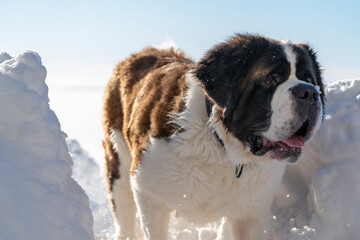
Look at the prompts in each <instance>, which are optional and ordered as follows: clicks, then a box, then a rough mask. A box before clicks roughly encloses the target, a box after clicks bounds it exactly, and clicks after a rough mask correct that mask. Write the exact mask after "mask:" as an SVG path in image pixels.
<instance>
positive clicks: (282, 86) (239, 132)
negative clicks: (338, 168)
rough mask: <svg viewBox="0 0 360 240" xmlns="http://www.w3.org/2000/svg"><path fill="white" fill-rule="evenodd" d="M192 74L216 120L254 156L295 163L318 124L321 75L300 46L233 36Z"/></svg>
mask: <svg viewBox="0 0 360 240" xmlns="http://www.w3.org/2000/svg"><path fill="white" fill-rule="evenodd" d="M195 72H196V76H197V77H198V79H199V80H200V81H201V85H202V87H203V89H204V92H205V94H206V95H207V97H208V98H209V99H210V100H211V101H212V102H213V103H214V104H215V105H216V107H217V109H218V117H219V120H220V121H222V123H223V124H224V126H225V128H226V129H227V130H228V131H229V132H230V133H231V134H232V135H233V136H234V137H236V138H237V139H239V140H240V141H241V142H243V143H244V144H245V145H246V146H248V147H249V148H250V150H251V152H252V154H254V155H256V156H262V155H266V156H268V157H270V158H273V159H278V160H287V161H288V162H295V161H297V159H298V158H299V157H300V155H301V148H302V147H303V145H304V143H305V142H306V141H308V140H309V139H310V138H311V137H312V136H313V135H314V133H315V132H316V131H317V129H318V128H319V126H320V123H321V122H322V118H323V116H324V87H323V83H322V79H321V71H320V68H319V64H318V62H317V60H316V55H315V52H314V51H313V50H312V49H311V48H310V47H309V46H308V45H306V44H292V43H290V42H280V41H277V40H273V39H269V38H264V37H261V36H258V35H235V36H234V37H232V38H231V39H229V40H228V41H227V42H224V43H221V44H219V45H217V46H215V47H214V48H213V49H212V50H210V51H209V52H208V53H207V54H206V55H205V56H204V57H203V58H202V59H201V60H200V61H199V63H198V64H197V67H196V70H195Z"/></svg>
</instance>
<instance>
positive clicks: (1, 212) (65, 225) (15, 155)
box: [0, 52, 94, 240]
mask: <svg viewBox="0 0 360 240" xmlns="http://www.w3.org/2000/svg"><path fill="white" fill-rule="evenodd" d="M45 77H46V69H45V67H43V66H42V63H41V59H40V57H39V55H38V54H37V53H34V52H25V53H23V54H21V55H19V56H18V57H16V58H11V57H10V56H9V55H8V54H7V53H1V54H0V115H1V117H0V193H1V194H0V216H1V217H0V239H7V240H11V239H14V240H15V239H39V240H41V239H44V240H45V239H77V240H88V239H93V238H94V237H93V231H92V224H93V218H92V215H91V211H90V208H89V200H88V197H87V196H86V194H85V193H84V191H83V190H82V188H81V187H80V186H79V185H78V184H77V183H76V182H75V181H74V180H73V179H72V178H71V173H72V171H71V167H72V164H73V163H72V159H71V158H70V156H69V154H68V151H67V147H66V143H65V140H64V139H65V137H66V134H65V133H63V132H62V131H61V130H60V124H59V122H58V119H57V117H56V115H55V113H54V112H53V111H51V110H50V108H49V104H48V102H49V99H48V96H47V93H48V89H47V86H46V84H45Z"/></svg>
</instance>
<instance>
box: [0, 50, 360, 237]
mask: <svg viewBox="0 0 360 240" xmlns="http://www.w3.org/2000/svg"><path fill="white" fill-rule="evenodd" d="M45 77H46V69H45V68H44V67H43V66H42V63H41V60H40V57H39V55H38V54H36V53H34V52H25V53H23V54H21V55H19V56H18V57H16V58H12V57H11V56H10V55H9V54H7V53H1V54H0V115H1V118H0V160H1V161H0V191H1V195H0V216H1V218H0V239H80V240H81V239H94V237H95V239H97V240H100V239H104V240H107V239H112V238H113V233H114V228H113V222H112V216H111V212H110V210H109V204H108V200H107V190H106V187H105V179H104V177H103V173H102V172H101V170H100V169H101V167H100V166H99V165H98V163H99V162H102V159H94V158H92V157H91V156H89V154H88V152H87V151H86V150H84V149H82V147H81V146H80V143H79V142H77V141H76V140H71V139H70V140H67V145H66V142H65V138H66V135H65V133H63V132H62V131H61V130H60V124H59V121H58V119H57V117H56V115H55V113H54V112H53V111H51V110H50V108H49V99H48V95H47V92H48V88H47V86H46V84H45ZM326 98H327V104H326V115H325V118H324V122H323V125H322V126H321V128H320V130H319V131H318V133H317V134H316V135H315V136H314V138H313V139H312V140H311V143H308V144H306V145H305V147H304V151H303V156H302V158H301V160H300V161H299V162H298V163H297V164H296V165H291V166H289V167H288V168H287V170H286V173H285V175H284V180H283V182H282V184H281V186H280V188H279V191H278V193H277V195H276V198H275V201H274V204H273V208H272V227H273V228H272V233H271V234H272V239H274V240H307V239H311V240H320V239H326V240H353V239H357V238H358V236H360V205H359V204H358V203H359V202H360V184H359V183H360V175H359V174H358V173H359V172H360V161H359V160H360V79H357V80H343V81H337V82H333V83H331V84H328V85H327V91H326ZM70 104H71V103H70ZM74 104H75V103H74ZM96 114H98V112H96V111H94V115H96ZM93 117H94V119H96V118H98V116H93ZM74 121H75V120H74ZM98 142H99V144H100V139H98ZM68 151H69V152H70V156H71V157H70V156H69V154H68ZM73 162H74V165H73ZM71 167H73V171H71ZM71 176H73V178H74V179H75V180H76V181H77V183H78V184H80V185H81V186H82V187H83V189H84V190H82V188H81V187H80V186H79V185H78V184H77V183H76V182H75V181H74V180H73V178H71ZM84 191H85V192H84ZM85 193H86V194H85ZM86 195H87V196H88V197H89V198H88V197H87V196H86ZM184 198H186V195H184ZM89 200H90V204H89ZM90 208H91V211H90ZM91 213H92V215H93V217H92V215H91ZM93 219H94V224H93ZM169 239H171V240H180V239H186V240H188V239H200V240H215V239H216V240H221V239H225V240H231V239H232V237H231V230H230V224H229V223H228V222H227V221H226V219H224V218H223V219H221V220H219V222H215V223H209V224H207V225H205V226H196V225H194V224H193V223H188V222H186V221H184V220H183V219H181V218H178V217H177V216H175V214H172V216H171V223H170V229H169Z"/></svg>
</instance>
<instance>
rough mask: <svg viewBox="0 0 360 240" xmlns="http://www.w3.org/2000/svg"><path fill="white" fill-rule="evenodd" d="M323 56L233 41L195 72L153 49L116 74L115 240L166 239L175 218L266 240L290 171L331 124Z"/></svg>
mask: <svg viewBox="0 0 360 240" xmlns="http://www.w3.org/2000/svg"><path fill="white" fill-rule="evenodd" d="M324 100H325V96H324V87H323V82H322V77H321V69H320V67H319V63H318V61H317V57H316V53H315V51H314V50H313V49H312V48H311V47H310V46H309V45H307V44H293V43H291V42H289V41H278V40H274V39H270V38H266V37H263V36H260V35H251V34H235V35H234V36H232V37H231V38H229V39H228V40H227V41H225V42H223V43H220V44H218V45H216V46H215V47H213V48H212V49H211V50H209V51H208V52H207V53H206V54H205V55H204V57H203V58H202V59H201V60H200V61H199V62H197V63H195V62H193V61H192V60H191V59H190V58H188V57H186V56H185V55H184V53H182V52H180V51H178V50H175V49H168V50H161V49H156V48H146V49H144V50H143V51H141V52H139V53H136V54H133V55H131V56H130V57H129V58H128V59H126V60H124V61H122V62H120V63H119V64H118V65H117V66H116V68H115V70H114V74H113V77H112V78H111V79H110V81H109V83H108V84H107V87H106V90H105V95H104V105H103V120H102V123H103V130H104V140H103V146H104V149H105V171H106V176H107V183H108V190H109V197H110V201H111V205H112V209H113V215H114V219H115V222H116V239H136V234H135V228H134V226H135V221H136V214H137V213H138V216H139V218H140V226H141V229H142V232H143V236H144V238H145V239H151V240H153V239H155V240H162V239H167V237H168V224H169V215H170V212H171V211H176V212H177V214H178V215H180V216H182V217H184V218H185V219H188V220H189V221H190V222H193V223H204V222H211V221H216V220H218V219H220V218H222V217H226V219H227V220H228V221H229V222H230V224H231V228H232V235H233V238H234V239H236V240H238V239H241V240H260V239H261V240H265V239H269V237H270V216H271V213H270V208H271V205H272V202H273V199H274V196H275V193H276V191H277V188H278V186H279V185H280V182H281V180H282V176H283V173H284V170H285V167H286V165H287V163H295V162H296V161H297V160H298V159H299V157H300V155H301V151H302V147H303V145H304V144H305V142H307V141H308V140H309V139H311V137H312V136H313V135H314V134H315V132H316V131H317V130H318V128H319V126H320V124H321V122H322V120H323V117H324V106H325V105H324Z"/></svg>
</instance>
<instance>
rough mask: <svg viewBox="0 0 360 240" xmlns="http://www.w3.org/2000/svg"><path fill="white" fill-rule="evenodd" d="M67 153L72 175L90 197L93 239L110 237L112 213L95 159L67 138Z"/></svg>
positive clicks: (112, 232)
mask: <svg viewBox="0 0 360 240" xmlns="http://www.w3.org/2000/svg"><path fill="white" fill-rule="evenodd" d="M67 145H68V148H69V153H70V155H71V157H72V159H73V160H74V167H73V177H74V179H75V180H76V181H77V182H78V183H79V184H80V185H81V186H82V187H83V189H84V190H85V192H86V194H87V195H88V196H89V199H90V207H91V210H92V213H93V216H94V233H95V239H99V240H100V239H110V238H111V237H112V236H113V234H114V229H113V221H112V215H111V212H110V208H109V203H108V199H107V188H106V185H105V177H104V176H103V175H102V173H101V172H100V168H99V166H98V165H97V164H96V162H95V160H94V159H93V158H91V157H90V156H89V155H88V153H87V152H85V151H84V150H83V149H82V147H81V146H80V144H79V143H78V142H77V141H76V140H73V139H70V140H67Z"/></svg>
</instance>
